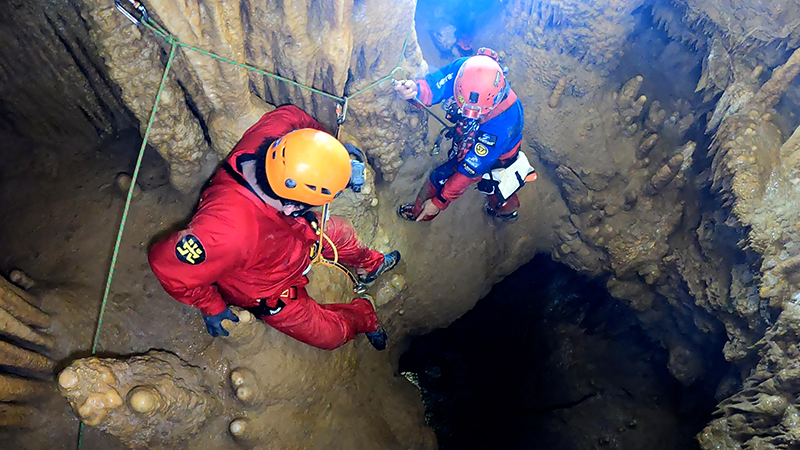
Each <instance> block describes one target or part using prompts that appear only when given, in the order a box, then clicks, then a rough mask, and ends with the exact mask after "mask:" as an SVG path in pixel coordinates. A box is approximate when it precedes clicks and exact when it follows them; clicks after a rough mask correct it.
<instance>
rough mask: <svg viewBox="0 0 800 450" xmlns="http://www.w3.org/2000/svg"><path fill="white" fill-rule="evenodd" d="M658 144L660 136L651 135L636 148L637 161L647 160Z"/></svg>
mask: <svg viewBox="0 0 800 450" xmlns="http://www.w3.org/2000/svg"><path fill="white" fill-rule="evenodd" d="M656 144H658V135H657V134H655V133H654V134H651V135H650V136H647V137H646V138H644V140H642V143H641V144H639V147H637V148H636V155H635V156H636V159H639V160H642V159H645V158H647V156H648V155H649V154H650V151H652V150H653V148H655V146H656Z"/></svg>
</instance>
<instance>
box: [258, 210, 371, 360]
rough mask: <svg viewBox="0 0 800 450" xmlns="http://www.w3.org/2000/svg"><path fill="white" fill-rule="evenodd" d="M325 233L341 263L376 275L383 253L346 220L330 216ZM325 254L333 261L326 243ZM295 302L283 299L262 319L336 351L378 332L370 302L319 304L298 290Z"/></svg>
mask: <svg viewBox="0 0 800 450" xmlns="http://www.w3.org/2000/svg"><path fill="white" fill-rule="evenodd" d="M325 234H327V235H328V237H329V238H330V239H331V240H332V241H333V243H334V244H335V245H336V251H337V253H338V257H339V262H340V263H342V264H344V265H346V266H349V267H357V268H362V269H364V270H366V271H368V272H374V271H376V270H378V268H379V267H380V266H381V264H383V260H384V257H383V254H381V253H380V252H377V251H375V250H372V249H370V248H369V247H367V246H366V245H364V244H363V243H362V242H361V241H360V240H359V239H358V237H356V233H355V230H353V228H352V227H351V226H350V225H349V224H348V223H347V222H346V221H344V220H343V219H341V218H339V217H331V218H330V219H329V220H328V222H327V224H326V225H325ZM322 255H323V256H324V257H325V258H327V259H331V260H332V259H333V258H334V252H333V249H332V248H331V247H330V244H329V243H328V242H327V241H325V245H324V247H323V251H322ZM296 297H297V298H295V299H292V298H281V301H283V302H284V303H285V304H286V306H285V307H283V309H281V310H280V311H279V312H278V313H276V314H275V315H272V316H263V317H262V318H261V319H262V320H263V321H264V322H266V323H267V324H269V325H270V326H271V327H272V328H275V329H276V330H278V331H280V332H282V333H286V334H288V335H289V336H291V337H293V338H295V339H297V340H298V341H300V342H304V343H306V344H308V345H313V346H314V347H317V348H321V349H324V350H333V349H335V348H337V347H340V346H341V345H343V344H344V343H346V342H348V341H351V340H353V338H355V337H356V335H357V334H359V333H371V332H373V331H375V330H377V329H378V316H377V315H376V314H375V310H374V309H373V308H372V304H371V303H370V302H369V301H368V300H364V299H362V298H357V299H354V300H353V301H352V302H351V303H350V304H323V305H321V304H319V303H317V302H315V301H314V299H312V298H311V297H310V296H309V295H308V292H306V289H305V288H304V287H298V288H297V294H296Z"/></svg>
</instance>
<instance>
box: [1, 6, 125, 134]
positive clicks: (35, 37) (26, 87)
mask: <svg viewBox="0 0 800 450" xmlns="http://www.w3.org/2000/svg"><path fill="white" fill-rule="evenodd" d="M106 6H107V5H106ZM89 32H90V30H89V26H88V24H87V23H86V22H85V21H84V20H83V18H82V16H81V12H80V10H79V9H78V8H77V7H76V5H75V4H73V3H69V2H24V1H9V2H7V4H6V5H5V13H4V14H3V17H2V19H0V36H2V40H3V44H4V45H3V48H2V49H0V69H1V71H0V80H2V81H0V126H1V127H2V128H3V129H4V130H8V131H13V132H16V133H17V134H21V135H23V136H27V137H34V138H35V139H36V140H39V141H45V142H48V143H52V142H58V141H59V140H63V139H65V138H68V137H72V138H76V139H78V140H83V141H86V142H89V143H90V144H97V142H99V139H100V138H102V137H105V136H107V135H109V134H111V133H113V132H114V131H115V130H118V129H121V128H124V127H126V126H132V125H133V124H134V121H133V120H132V119H133V117H132V116H131V115H130V113H129V112H128V111H127V109H126V108H125V105H124V104H123V102H122V101H121V100H120V98H119V89H117V88H116V86H115V84H114V81H113V80H111V79H109V77H108V73H107V69H106V67H105V65H104V63H103V60H102V59H101V57H100V55H99V54H98V52H97V50H96V48H95V43H94V42H93V41H92V37H91V36H90V34H89Z"/></svg>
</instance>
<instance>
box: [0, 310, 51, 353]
mask: <svg viewBox="0 0 800 450" xmlns="http://www.w3.org/2000/svg"><path fill="white" fill-rule="evenodd" d="M0 334H3V335H5V336H9V337H12V338H16V339H21V340H23V341H26V342H30V343H32V344H35V345H41V346H43V347H46V348H52V347H53V344H54V341H53V338H52V337H51V336H48V335H46V334H41V333H37V332H36V331H34V330H32V329H31V328H29V327H28V326H26V325H25V324H24V323H22V322H20V321H19V320H17V319H15V318H14V316H12V315H11V314H9V313H8V311H6V310H4V309H2V308H0Z"/></svg>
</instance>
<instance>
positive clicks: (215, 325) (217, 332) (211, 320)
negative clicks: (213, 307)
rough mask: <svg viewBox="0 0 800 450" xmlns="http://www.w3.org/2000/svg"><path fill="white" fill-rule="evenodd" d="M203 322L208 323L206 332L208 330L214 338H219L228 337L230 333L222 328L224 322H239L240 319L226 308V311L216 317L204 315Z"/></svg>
mask: <svg viewBox="0 0 800 450" xmlns="http://www.w3.org/2000/svg"><path fill="white" fill-rule="evenodd" d="M203 320H204V321H205V323H206V330H208V334H210V335H211V336H212V337H217V336H227V335H228V332H227V331H225V328H222V321H223V320H230V321H231V322H238V321H239V318H238V317H236V314H234V313H233V312H232V311H231V310H230V309H228V308H225V310H224V311H222V312H221V313H219V314H217V315H214V316H206V315H205V314H204V315H203Z"/></svg>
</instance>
